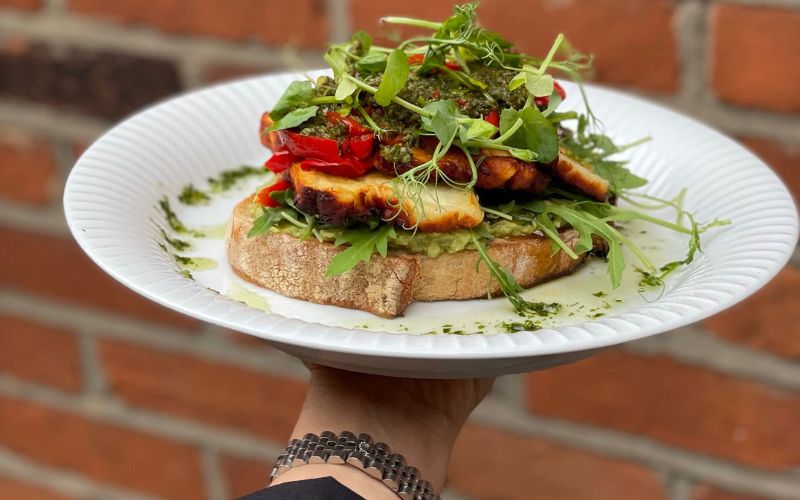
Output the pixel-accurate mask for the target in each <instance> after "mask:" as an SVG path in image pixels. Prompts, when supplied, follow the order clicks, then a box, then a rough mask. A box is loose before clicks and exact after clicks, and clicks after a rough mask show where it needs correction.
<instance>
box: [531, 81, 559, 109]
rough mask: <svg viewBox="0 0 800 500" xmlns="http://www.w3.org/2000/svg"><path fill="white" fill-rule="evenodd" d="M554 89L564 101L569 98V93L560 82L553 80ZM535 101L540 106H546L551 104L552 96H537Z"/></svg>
mask: <svg viewBox="0 0 800 500" xmlns="http://www.w3.org/2000/svg"><path fill="white" fill-rule="evenodd" d="M553 90H555V91H556V93H557V94H558V95H559V96H560V97H561V100H562V101H563V100H564V99H566V98H567V93H566V92H565V91H564V87H562V86H561V85H559V84H558V82H553ZM533 102H535V103H536V105H537V106H539V107H540V108H546V107H547V105H548V104H550V98H549V97H546V96H545V97H535V98H534V99H533Z"/></svg>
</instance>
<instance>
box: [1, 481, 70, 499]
mask: <svg viewBox="0 0 800 500" xmlns="http://www.w3.org/2000/svg"><path fill="white" fill-rule="evenodd" d="M0 500H67V497H65V496H62V495H58V494H56V493H53V492H52V491H50V490H46V489H43V488H39V487H37V486H34V485H31V484H27V483H21V482H19V481H16V480H14V479H12V478H10V477H3V476H0Z"/></svg>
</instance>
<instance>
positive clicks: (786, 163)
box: [740, 137, 800, 200]
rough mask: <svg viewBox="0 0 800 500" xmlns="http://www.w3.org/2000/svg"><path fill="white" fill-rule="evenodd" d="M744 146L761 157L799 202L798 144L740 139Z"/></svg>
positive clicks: (799, 150)
mask: <svg viewBox="0 0 800 500" xmlns="http://www.w3.org/2000/svg"><path fill="white" fill-rule="evenodd" d="M740 140H741V141H742V142H743V143H744V145H745V146H747V147H748V148H750V149H751V150H752V151H753V152H754V153H756V154H757V155H758V156H760V157H761V159H762V160H764V161H765V162H766V163H767V164H768V165H769V166H770V167H772V169H773V170H775V172H777V174H778V175H779V176H780V177H781V179H783V182H785V183H786V185H787V186H789V190H790V191H791V192H792V195H794V199H795V200H800V144H783V143H779V142H775V141H770V140H768V139H760V138H755V137H741V138H740Z"/></svg>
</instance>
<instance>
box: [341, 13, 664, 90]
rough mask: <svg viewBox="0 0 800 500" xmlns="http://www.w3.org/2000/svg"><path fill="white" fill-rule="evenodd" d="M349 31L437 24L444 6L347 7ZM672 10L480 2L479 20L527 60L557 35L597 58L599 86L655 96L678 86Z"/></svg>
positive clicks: (543, 51) (550, 43)
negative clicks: (404, 22)
mask: <svg viewBox="0 0 800 500" xmlns="http://www.w3.org/2000/svg"><path fill="white" fill-rule="evenodd" d="M350 5H351V9H350V10H351V13H352V16H353V18H354V25H355V26H356V27H358V28H364V29H374V27H375V26H376V23H375V19H377V18H378V17H380V16H385V15H387V14H390V13H391V14H395V13H399V14H401V15H413V16H414V17H426V18H430V19H434V20H438V19H442V18H443V17H445V16H447V15H448V13H449V12H450V8H449V5H448V4H446V3H444V2H429V1H424V0H414V1H411V2H403V4H398V5H397V6H393V7H392V8H391V9H389V8H387V7H386V5H384V4H381V3H379V2H372V1H370V0H353V1H351V2H350ZM673 13H674V4H673V2H669V1H666V0H636V1H631V0H603V1H594V0H575V1H570V2H553V1H550V0H536V1H531V2H525V4H524V6H523V5H522V4H520V3H519V2H515V1H513V0H485V1H484V2H482V3H481V7H480V8H479V9H478V19H479V20H480V21H481V24H482V25H484V26H485V27H487V28H489V29H494V30H498V31H502V33H503V34H504V35H505V36H506V37H507V38H508V39H510V40H511V41H513V42H515V43H516V44H517V45H518V47H519V48H520V49H521V50H523V51H525V52H528V53H530V54H532V55H540V56H544V55H545V54H546V53H547V51H548V50H549V48H550V46H551V45H552V43H553V40H554V39H555V37H556V35H557V34H558V33H559V32H564V33H565V34H566V35H567V37H568V38H569V39H570V40H571V41H572V43H573V45H574V46H575V47H576V48H577V49H579V50H581V51H584V52H588V53H593V54H595V56H596V61H595V62H596V78H597V79H598V80H600V81H603V82H608V83H613V84H617V85H626V86H632V87H637V88H641V89H645V90H652V91H657V92H673V91H675V90H676V89H677V86H678V60H677V55H676V42H675V36H674V30H673V25H672V23H673V21H672V15H673Z"/></svg>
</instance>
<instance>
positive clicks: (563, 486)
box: [448, 425, 667, 500]
mask: <svg viewBox="0 0 800 500" xmlns="http://www.w3.org/2000/svg"><path fill="white" fill-rule="evenodd" d="M448 485H449V486H451V487H452V488H453V489H455V490H457V491H459V492H463V493H465V494H467V495H470V496H472V497H475V498H498V499H499V498H502V499H508V500H513V499H519V500H539V499H541V500H549V499H554V498H557V499H559V500H583V499H587V498H592V499H597V500H605V499H608V500H617V499H639V498H647V499H648V500H658V499H665V498H667V497H666V494H665V492H664V490H663V487H662V485H661V482H660V481H659V479H658V477H657V476H656V474H654V473H653V472H652V471H650V470H647V469H646V468H644V467H642V466H639V465H636V464H633V463H630V462H625V461H621V460H614V459H609V458H606V457H603V456H600V455H596V454H592V453H586V452H584V451H579V450H575V449H573V448H567V447H564V446H562V445H559V444H556V443H553V442H550V441H545V440H542V439H537V438H531V437H523V436H519V435H515V434H510V433H507V432H504V431H500V430H495V429H491V428H487V427H479V426H472V425H471V426H467V428H466V429H465V430H464V432H463V433H462V434H461V436H459V438H458V441H457V443H456V447H455V451H454V452H453V457H452V460H451V463H450V470H449V482H448Z"/></svg>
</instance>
